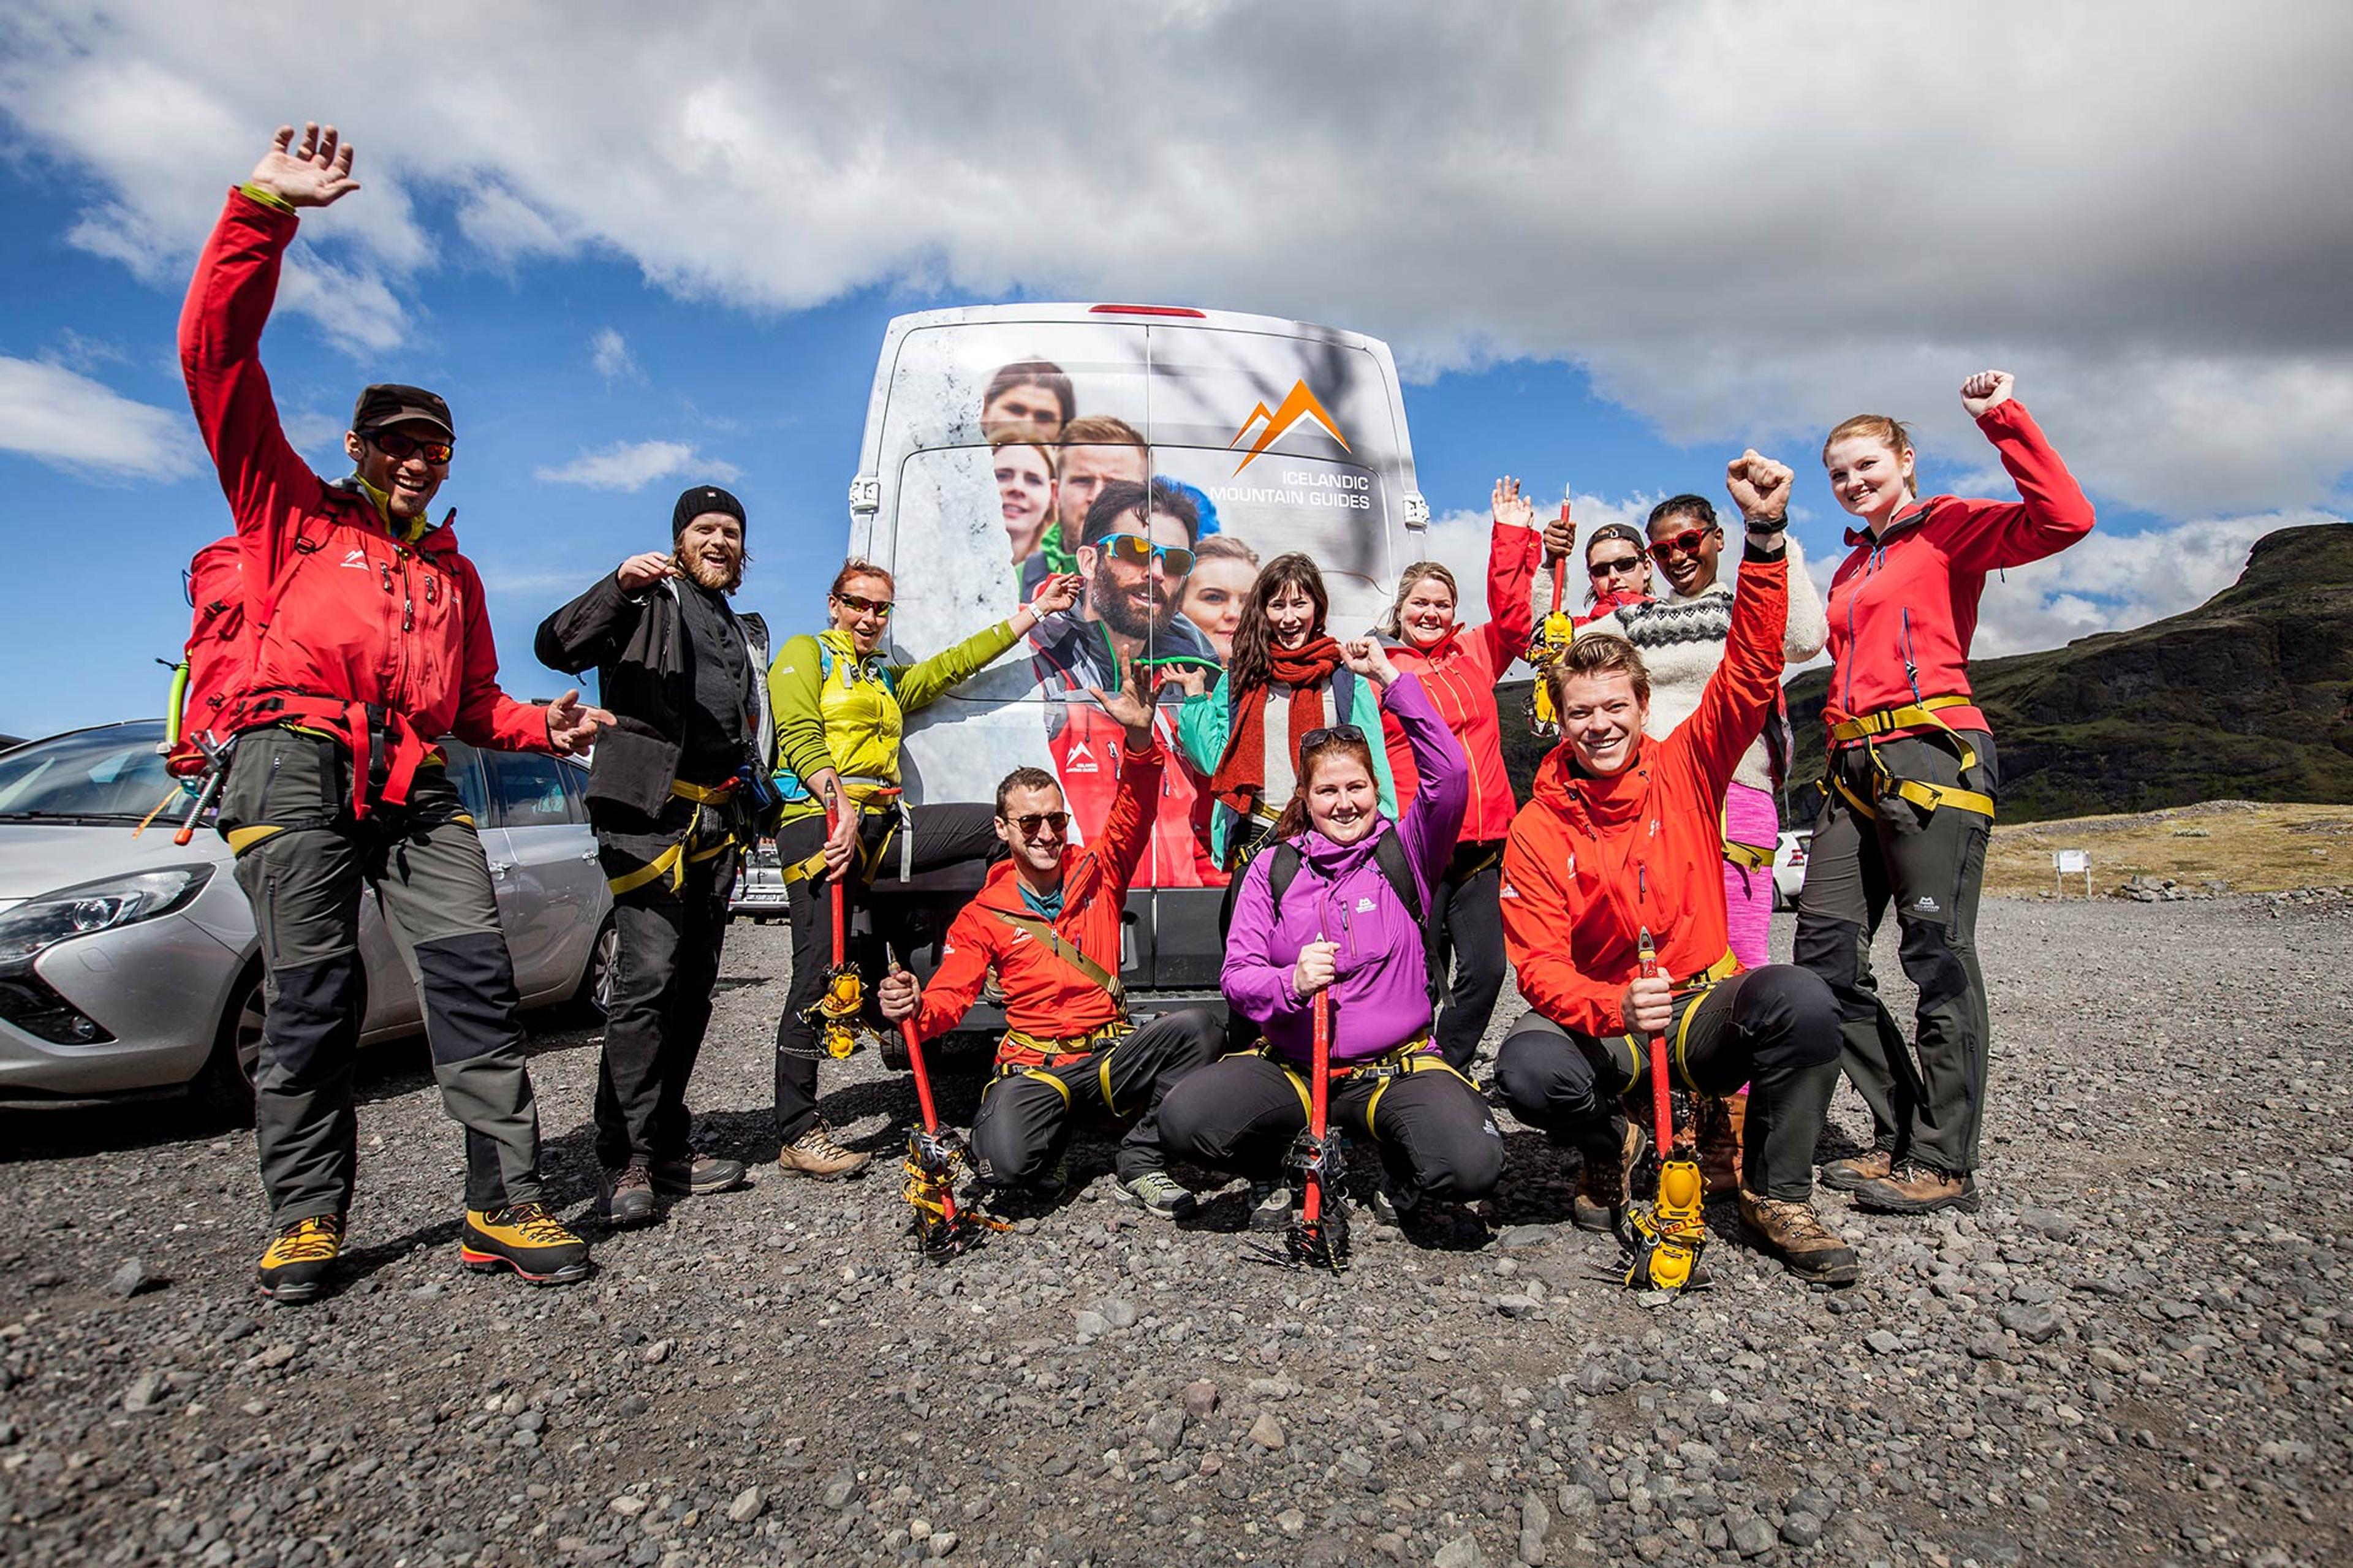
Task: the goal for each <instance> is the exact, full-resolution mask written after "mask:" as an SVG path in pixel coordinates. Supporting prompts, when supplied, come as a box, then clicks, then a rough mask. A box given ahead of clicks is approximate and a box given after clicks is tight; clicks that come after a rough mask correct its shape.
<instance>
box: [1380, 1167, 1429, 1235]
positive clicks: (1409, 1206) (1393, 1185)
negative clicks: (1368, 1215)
mask: <svg viewBox="0 0 2353 1568" xmlns="http://www.w3.org/2000/svg"><path fill="white" fill-rule="evenodd" d="M1420 1207H1421V1193H1420V1191H1419V1189H1418V1188H1414V1187H1401V1186H1399V1185H1398V1184H1397V1182H1396V1179H1395V1178H1393V1177H1392V1176H1390V1174H1389V1173H1388V1172H1387V1171H1383V1172H1382V1173H1381V1179H1380V1183H1379V1184H1378V1185H1377V1186H1375V1187H1374V1188H1373V1219H1374V1221H1375V1222H1376V1223H1377V1224H1380V1225H1386V1226H1395V1227H1396V1228H1398V1229H1399V1230H1403V1229H1404V1228H1405V1225H1406V1222H1407V1221H1408V1220H1409V1219H1411V1218H1412V1217H1413V1216H1414V1213H1415V1211H1416V1210H1418V1209H1419V1208H1420Z"/></svg>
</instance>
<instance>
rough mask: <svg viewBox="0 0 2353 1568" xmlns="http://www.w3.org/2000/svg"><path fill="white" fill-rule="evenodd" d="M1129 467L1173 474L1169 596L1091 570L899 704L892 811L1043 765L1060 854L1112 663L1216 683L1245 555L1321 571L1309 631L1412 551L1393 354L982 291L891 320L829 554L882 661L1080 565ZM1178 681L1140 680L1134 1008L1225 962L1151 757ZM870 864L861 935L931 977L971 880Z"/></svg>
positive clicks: (1198, 802)
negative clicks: (886, 585) (1147, 819)
mask: <svg viewBox="0 0 2353 1568" xmlns="http://www.w3.org/2000/svg"><path fill="white" fill-rule="evenodd" d="M991 437H1000V438H1001V439H1002V442H1003V444H1001V445H999V446H997V447H992V445H991ZM1147 477H1148V478H1149V479H1152V480H1165V481H1168V482H1170V483H1172V484H1174V485H1176V486H1179V487H1184V488H1185V489H1186V490H1187V492H1188V495H1187V499H1189V500H1191V501H1192V502H1193V503H1194V508H1195V510H1196V512H1197V514H1198V525H1197V527H1196V529H1195V530H1194V531H1193V533H1194V537H1193V538H1192V539H1191V541H1190V542H1189V548H1185V549H1181V550H1178V551H1177V552H1176V553H1175V554H1167V553H1166V551H1165V550H1164V552H1163V553H1164V570H1165V571H1166V577H1167V579H1168V580H1169V581H1170V597H1169V598H1168V599H1166V600H1164V601H1160V602H1157V603H1143V604H1139V603H1136V602H1133V601H1127V600H1122V599H1121V597H1120V596H1119V595H1110V597H1111V598H1112V599H1113V601H1114V602H1112V603H1109V604H1103V605H1099V604H1097V602H1096V600H1097V594H1096V591H1095V586H1094V584H1095V582H1096V581H1097V579H1091V580H1090V587H1089V591H1088V592H1087V593H1086V594H1085V595H1082V600H1081V604H1080V605H1079V607H1078V608H1077V609H1075V610H1073V611H1071V612H1070V613H1069V614H1068V615H1067V616H1056V617H1053V618H1052V619H1051V620H1050V621H1049V622H1048V623H1047V624H1045V625H1043V626H1039V628H1038V630H1037V631H1036V632H1035V633H1033V634H1032V636H1031V637H1030V638H1029V642H1028V644H1027V645H1026V646H1024V647H1018V648H1016V649H1015V650H1014V651H1013V652H1011V653H1009V654H1008V655H1006V656H1005V657H1004V658H1000V659H999V660H997V663H996V664H994V665H992V666H991V667H990V668H988V669H987V670H986V671H984V672H983V673H982V674H980V675H979V676H977V677H976V678H975V679H973V680H971V681H970V682H968V683H966V684H965V686H963V687H961V688H959V689H957V690H956V691H955V693H953V694H952V695H950V696H948V697H945V698H943V699H942V700H939V701H937V702H935V703H934V704H933V705H932V706H931V707H930V708H928V709H926V710H923V711H922V712H920V713H918V714H916V715H913V716H912V717H911V719H910V721H909V724H908V730H907V734H906V739H905V749H904V752H903V754H902V769H903V772H904V778H905V784H906V786H907V792H908V799H909V800H910V801H911V802H913V803H925V802H942V801H983V802H988V801H993V800H994V799H995V797H996V789H997V781H998V780H999V779H1001V778H1002V777H1003V776H1004V775H1005V774H1006V773H1008V772H1010V771H1011V770H1012V769H1014V768H1016V767H1018V766H1022V765H1025V764H1027V765H1031V766H1046V767H1050V768H1052V769H1053V770H1054V771H1055V772H1056V773H1057V775H1058V776H1059V777H1060V779H1061V781H1062V784H1063V788H1064V792H1065V794H1066V795H1068V796H1069V797H1070V804H1071V814H1072V816H1073V822H1072V825H1071V831H1072V834H1073V836H1074V837H1076V838H1077V839H1079V840H1080V841H1081V842H1084V841H1085V840H1087V839H1088V838H1089V837H1092V835H1093V834H1095V833H1097V832H1099V831H1100V830H1101V828H1102V826H1103V816H1104V813H1105V812H1106V810H1107V809H1108V806H1109V802H1110V798H1111V794H1112V790H1113V785H1114V783H1115V773H1114V770H1115V768H1116V766H1117V757H1118V737H1119V731H1118V727H1117V726H1116V725H1115V724H1113V723H1112V721H1110V719H1109V718H1108V716H1107V715H1105V714H1103V711H1102V710H1101V709H1100V708H1099V707H1098V706H1097V705H1096V703H1095V702H1094V700H1092V698H1091V697H1089V696H1088V695H1087V693H1086V689H1085V688H1086V686H1087V684H1089V683H1090V682H1092V684H1095V685H1099V686H1103V687H1108V686H1109V685H1110V684H1111V681H1112V679H1113V678H1114V677H1113V672H1115V671H1116V669H1117V668H1118V662H1117V656H1118V654H1119V652H1121V651H1126V650H1128V649H1133V650H1134V652H1136V653H1138V654H1140V655H1141V657H1142V658H1145V659H1147V660H1151V659H1159V660H1166V661H1172V665H1171V668H1187V667H1188V666H1189V667H1191V668H1201V669H1204V670H1205V672H1206V673H1207V675H1208V678H1209V679H1210V680H1211V681H1212V683H1213V682H1214V677H1215V670H1214V668H1208V667H1209V666H1210V665H1211V664H1212V662H1213V661H1221V660H1222V659H1223V658H1224V657H1225V654H1226V651H1227V649H1228V647H1229V634H1230V628H1231V617H1232V616H1234V613H1235V612H1237V611H1238V610H1239V608H1240V599H1241V595H1242V594H1243V593H1245V592H1246V591H1247V589H1248V587H1249V584H1250V577H1251V576H1252V575H1254V574H1255V571H1256V564H1255V563H1263V562H1265V561H1268V560H1271V559H1272V558H1273V557H1274V556H1276V555H1279V554H1282V553H1283V552H1288V551H1303V552H1306V553H1308V554H1310V555H1312V556H1314V558H1315V560H1316V562H1317V563H1318V564H1319V565H1320V566H1321V568H1322V570H1323V574H1324V582H1325V584H1327V585H1328V587H1329V589H1330V593H1331V596H1332V611H1331V617H1330V626H1331V628H1332V630H1333V632H1334V634H1335V635H1337V636H1351V635H1356V634H1357V633H1360V632H1362V631H1365V630H1366V629H1368V628H1370V627H1371V626H1372V625H1373V623H1374V622H1375V621H1376V620H1377V618H1378V617H1379V616H1380V614H1381V612H1382V611H1383V610H1384V609H1385V608H1386V607H1387V605H1388V601H1389V598H1390V596H1391V594H1392V592H1393V589H1394V587H1395V584H1396V583H1397V579H1398V573H1399V571H1400V570H1401V569H1402V568H1403V567H1404V566H1406V565H1407V564H1408V563H1411V562H1413V561H1417V560H1419V559H1420V558H1421V556H1422V553H1423V542H1424V540H1425V538H1426V531H1427V528H1428V525H1429V517H1430V512H1429V507H1428V505H1427V504H1426V503H1425V502H1424V501H1423V500H1422V498H1421V496H1420V494H1419V491H1418V490H1417V489H1415V486H1414V470H1413V452H1412V447H1411V446H1410V444H1409V442H1408V440H1407V437H1406V420H1405V404H1404V400H1403V397H1402V396H1401V395H1400V393H1399V389H1398V375H1397V366H1396V363H1395V362H1394V361H1393V360H1392V359H1391V358H1390V356H1389V351H1388V345H1387V344H1385V343H1382V342H1378V341H1377V340H1375V339H1372V338H1366V337H1363V336H1360V335H1358V334H1356V333H1355V332H1345V331H1335V330H1334V329H1332V328H1329V327H1317V326H1309V325H1307V324H1305V323H1303V322H1299V321H1276V320H1273V319H1271V318H1269V317H1264V316H1249V315H1240V314H1236V313H1232V312H1229V311H1219V310H1188V309H1182V308H1176V307H1170V306H1147V305H1067V304H1065V305H1032V304H1024V305H998V306H987V307H980V308H975V309H969V310H931V311H924V312H921V313H918V314H914V315H907V316H901V317H898V318H896V319H895V320H893V321H892V322H891V325H890V329H889V331H887V332H886V333H885V334H884V336H883V340H882V353H881V363H879V364H878V365H877V367H876V370H875V374H874V390H873V394H872V396H871V399H870V400H869V402H868V405H867V411H866V433H865V439H864V445H863V447H862V449H861V452H860V464H859V472H858V476H857V478H856V479H855V480H853V481H852V483H851V485H850V491H849V503H850V521H849V541H848V544H849V552H850V553H851V554H855V555H860V556H864V557H866V558H868V559H870V560H872V561H876V562H879V563H881V564H883V565H885V566H888V567H889V568H890V569H891V570H892V573H893V574H895V576H896V579H897V589H896V594H897V605H898V609H897V612H896V614H895V615H894V616H893V617H892V626H891V638H892V643H893V645H894V647H895V653H896V654H897V655H899V656H904V657H910V658H923V657H927V656H929V655H931V654H933V653H935V652H937V651H938V650H940V649H941V648H943V647H947V646H949V645H950V644H952V643H954V642H955V641H957V640H959V639H960V638H962V637H966V636H968V635H969V634H971V633H972V632H974V631H976V630H977V629H979V628H980V627H981V626H986V625H987V624H988V623H990V622H992V621H995V620H997V619H999V618H1001V617H1003V616H1008V615H1009V614H1011V613H1012V612H1013V611H1014V609H1015V608H1017V607H1018V605H1020V604H1022V603H1023V602H1024V601H1025V599H1026V598H1027V596H1028V594H1027V591H1026V588H1025V584H1028V585H1029V586H1034V585H1035V584H1036V582H1037V581H1038V580H1039V578H1040V577H1041V576H1042V575H1043V574H1044V573H1045V572H1046V571H1047V570H1049V569H1053V570H1076V569H1078V565H1079V564H1085V563H1089V562H1092V558H1095V557H1098V556H1100V555H1102V554H1103V552H1102V551H1101V550H1100V548H1096V549H1090V550H1089V551H1088V552H1086V556H1087V560H1086V561H1080V560H1078V559H1077V555H1078V545H1079V539H1078V537H1077V535H1078V533H1079V520H1080V519H1081V518H1082V516H1083V513H1084V510H1085V508H1084V502H1085V500H1086V499H1087V497H1088V495H1089V494H1091V493H1092V492H1093V491H1094V490H1095V489H1097V488H1098V487H1099V486H1100V484H1101V483H1103V482H1104V481H1106V480H1108V479H1131V480H1143V479H1146V478H1147ZM1065 524H1067V527H1066V526H1065ZM1165 543H1167V544H1170V545H1172V546H1173V542H1165ZM1187 556H1189V557H1191V559H1190V561H1189V562H1187V560H1186V559H1185V558H1186V557H1187ZM1096 564H1100V563H1099V562H1096ZM1176 565H1184V566H1186V567H1187V570H1186V571H1185V572H1184V573H1183V574H1181V575H1180V574H1178V573H1177V572H1176V571H1175V570H1174V569H1173V568H1174V566H1176ZM1103 591H1104V593H1105V594H1106V595H1109V584H1108V583H1107V582H1105V583H1104V584H1103ZM1177 696H1178V694H1177V693H1176V691H1175V690H1174V689H1168V690H1166V691H1164V707H1163V710H1162V711H1163V715H1164V718H1163V725H1162V731H1163V733H1162V740H1163V743H1164V744H1166V745H1167V746H1168V747H1169V749H1170V752H1171V757H1172V765H1171V767H1170V768H1169V769H1168V773H1167V779H1166V784H1165V785H1164V789H1163V799H1162V802H1161V807H1160V814H1159V820H1158V831H1156V832H1155V839H1154V843H1153V847H1152V849H1151V851H1150V854H1149V855H1148V857H1147V858H1146V861H1145V865H1144V866H1143V867H1142V868H1140V870H1139V872H1138V875H1137V878H1136V885H1135V888H1134V890H1133V891H1132V892H1131V894H1130V896H1129V899H1128V908H1127V922H1128V942H1127V946H1126V951H1125V952H1124V955H1123V956H1124V980H1125V982H1126V984H1127V985H1128V987H1129V989H1130V991H1131V992H1132V993H1133V994H1135V995H1136V998H1137V1001H1138V1004H1139V1007H1138V1011H1139V1012H1141V1013H1148V1012H1154V1011H1159V1010H1161V1009H1163V1008H1165V1007H1166V1006H1172V1005H1185V1004H1187V1003H1189V1002H1192V1001H1208V1000H1212V999H1214V998H1215V997H1216V995H1217V991H1218V973H1219V963H1220V961H1221V959H1222V956H1223V953H1222V950H1221V946H1220V944H1219V939H1218V934H1217V910H1218V905H1219V900H1220V897H1221V894H1222V891H1223V884H1224V882H1225V877H1224V874H1223V873H1222V872H1221V871H1220V870H1219V868H1217V867H1215V866H1214V865H1213V864H1211V862H1210V859H1209V855H1208V847H1207V843H1208V840H1207V827H1206V824H1207V801H1206V798H1205V796H1206V789H1205V788H1204V784H1205V781H1204V780H1203V779H1202V777H1201V775H1200V774H1199V773H1198V771H1196V770H1194V769H1193V768H1191V767H1190V766H1189V765H1188V764H1186V763H1183V762H1182V761H1181V754H1180V753H1178V752H1177V750H1176V745H1175V722H1174V720H1175V703H1176V700H1177ZM895 869H896V868H895V867H894V866H892V865H891V864H889V863H887V862H886V864H885V865H884V867H883V868H882V870H881V876H880V878H879V879H878V881H877V884H876V887H875V889H874V893H875V911H876V917H877V921H878V925H879V926H881V929H882V930H883V931H885V933H886V934H889V935H891V936H892V939H893V945H895V946H900V947H902V951H905V952H907V955H908V956H909V959H910V962H911V964H912V965H913V967H914V968H916V969H917V970H918V972H919V973H921V972H928V969H929V967H930V964H929V963H928V962H927V961H928V960H929V959H930V958H931V957H932V956H933V955H932V954H931V953H929V952H921V951H920V950H921V949H922V948H923V947H925V946H928V945H929V941H930V940H931V939H933V938H935V937H936V935H937V933H938V932H939V931H942V930H944V925H945V921H946V919H947V918H948V917H950V916H952V915H953V913H954V911H955V909H956V908H957V907H958V906H959V905H960V904H961V903H962V901H963V900H965V898H966V897H968V896H969V894H970V892H971V890H972V889H974V888H976V887H977V886H978V884H979V871H978V868H971V869H970V870H969V872H968V874H966V875H964V876H961V877H959V876H955V875H954V874H949V875H946V876H944V877H926V878H923V879H917V880H916V881H915V882H912V883H908V882H899V881H895V880H893V873H894V871H895ZM993 1022H994V1020H993V1019H990V1018H984V1017H977V1016H976V1018H975V1019H973V1020H972V1021H971V1023H972V1026H974V1027H976V1028H977V1027H985V1026H987V1025H988V1024H991V1023H993Z"/></svg>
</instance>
